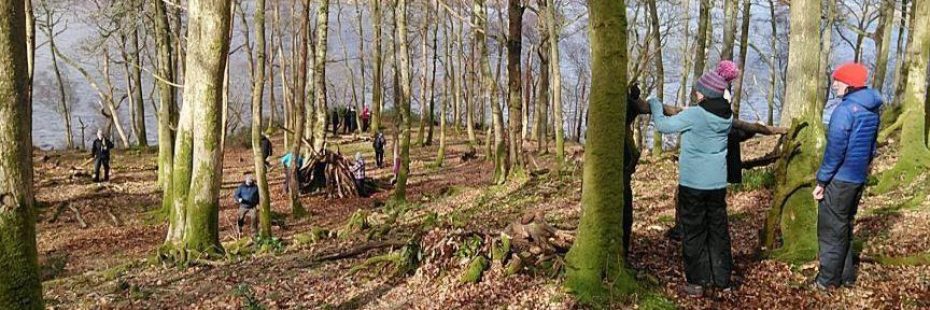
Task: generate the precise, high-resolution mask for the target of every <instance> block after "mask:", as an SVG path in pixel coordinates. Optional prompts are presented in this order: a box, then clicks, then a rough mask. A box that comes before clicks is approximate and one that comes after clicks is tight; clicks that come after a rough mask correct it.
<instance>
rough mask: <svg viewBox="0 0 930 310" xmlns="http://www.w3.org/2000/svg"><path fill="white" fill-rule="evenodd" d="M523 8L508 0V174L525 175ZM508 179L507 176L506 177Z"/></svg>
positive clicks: (515, 1) (516, 1) (518, 3)
mask: <svg viewBox="0 0 930 310" xmlns="http://www.w3.org/2000/svg"><path fill="white" fill-rule="evenodd" d="M525 9H526V7H524V6H523V4H522V3H521V0H508V6H507V17H508V23H507V24H508V27H507V80H508V82H507V84H508V85H509V92H508V100H507V103H508V104H507V105H508V107H509V109H508V112H509V113H508V118H509V125H510V126H509V127H510V137H509V138H510V139H509V140H510V169H508V170H509V171H507V172H508V174H520V173H523V140H522V139H521V138H520V133H521V127H522V126H523V119H522V113H523V112H522V110H523V106H522V102H521V101H522V100H523V92H522V90H521V87H522V83H521V81H520V77H521V76H522V75H521V74H520V70H521V68H520V58H521V57H522V56H523V52H522V46H523V10H525ZM505 177H506V175H505Z"/></svg>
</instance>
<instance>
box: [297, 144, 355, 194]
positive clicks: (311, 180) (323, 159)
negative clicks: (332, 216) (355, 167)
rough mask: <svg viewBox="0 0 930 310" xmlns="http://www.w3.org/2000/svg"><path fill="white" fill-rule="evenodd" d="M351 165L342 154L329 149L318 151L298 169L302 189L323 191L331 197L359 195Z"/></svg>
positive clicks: (311, 191)
mask: <svg viewBox="0 0 930 310" xmlns="http://www.w3.org/2000/svg"><path fill="white" fill-rule="evenodd" d="M351 166H352V162H351V161H349V160H348V159H346V158H345V157H344V156H342V154H339V153H335V152H332V151H329V150H323V152H322V153H316V154H314V155H313V157H311V158H310V160H309V161H308V162H307V163H306V164H304V166H303V167H301V168H300V171H298V177H299V180H300V185H301V186H300V187H301V191H304V192H310V193H313V192H322V193H323V194H325V195H326V196H327V197H329V198H347V197H359V196H361V192H360V189H359V188H358V187H356V186H355V181H354V180H355V179H354V177H353V176H352V170H351V169H350V168H349V167H351Z"/></svg>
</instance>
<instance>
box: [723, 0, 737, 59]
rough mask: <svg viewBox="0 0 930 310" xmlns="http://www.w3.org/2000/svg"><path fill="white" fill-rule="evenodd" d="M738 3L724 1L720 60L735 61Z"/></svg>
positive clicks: (735, 1)
mask: <svg viewBox="0 0 930 310" xmlns="http://www.w3.org/2000/svg"><path fill="white" fill-rule="evenodd" d="M737 1H739V0H724V1H723V15H724V17H723V19H724V25H723V49H722V50H721V51H720V59H725V60H733V47H734V46H735V44H736V15H737V14H738V13H737V12H738V10H737Z"/></svg>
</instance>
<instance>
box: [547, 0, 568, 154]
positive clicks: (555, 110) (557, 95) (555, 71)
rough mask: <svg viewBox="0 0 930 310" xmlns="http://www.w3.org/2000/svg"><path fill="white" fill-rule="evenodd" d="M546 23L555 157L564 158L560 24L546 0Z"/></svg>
mask: <svg viewBox="0 0 930 310" xmlns="http://www.w3.org/2000/svg"><path fill="white" fill-rule="evenodd" d="M546 4H547V5H546V12H545V14H546V23H547V25H548V27H547V28H548V29H549V41H551V42H552V43H550V44H549V68H550V70H551V72H552V75H551V76H550V78H551V79H552V117H553V118H555V120H554V121H555V159H556V161H557V162H559V163H562V162H563V161H564V160H565V118H564V117H565V116H564V114H563V112H562V67H561V60H560V59H559V57H561V53H559V37H560V35H559V33H560V31H561V26H560V25H559V22H558V19H557V17H556V14H555V9H556V8H555V3H554V1H553V0H546Z"/></svg>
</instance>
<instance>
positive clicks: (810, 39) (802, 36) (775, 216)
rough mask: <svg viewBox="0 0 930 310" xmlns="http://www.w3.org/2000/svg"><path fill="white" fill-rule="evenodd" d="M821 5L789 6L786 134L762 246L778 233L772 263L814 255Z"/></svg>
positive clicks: (811, 1) (797, 2)
mask: <svg viewBox="0 0 930 310" xmlns="http://www.w3.org/2000/svg"><path fill="white" fill-rule="evenodd" d="M821 12H822V11H821V1H820V0H793V1H791V32H790V35H789V40H790V46H791V49H790V51H789V57H788V77H787V81H788V85H787V88H786V98H785V102H786V103H787V104H785V105H784V106H783V107H782V109H783V110H782V111H783V112H782V122H781V123H782V125H783V126H790V127H791V130H790V132H789V134H788V135H787V136H786V140H785V143H783V149H782V154H783V156H782V157H781V159H780V160H779V161H778V162H777V163H776V167H777V168H776V181H777V185H776V188H775V199H774V200H773V202H772V203H773V206H772V211H771V213H770V214H769V217H768V219H767V222H766V227H765V233H764V236H763V241H764V246H765V247H766V249H767V250H773V246H774V244H775V242H774V240H775V233H776V231H777V230H778V229H779V228H780V230H781V237H782V238H781V239H782V246H781V248H780V249H777V250H775V252H774V253H773V254H775V256H776V257H778V258H780V259H783V260H786V261H791V262H800V261H807V260H811V259H814V257H815V256H816V255H817V202H816V201H815V200H814V199H812V198H811V191H812V190H813V188H814V187H813V186H814V175H815V173H816V172H817V169H818V167H819V166H820V160H821V155H822V154H823V152H822V150H823V146H824V144H825V137H824V129H823V124H822V123H821V117H820V111H821V109H822V108H821V107H822V99H821V98H818V97H817V92H818V87H820V85H822V84H821V83H822V79H821V76H820V74H819V72H818V71H817V70H811V68H818V66H819V61H820V57H819V52H820V16H821Z"/></svg>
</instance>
